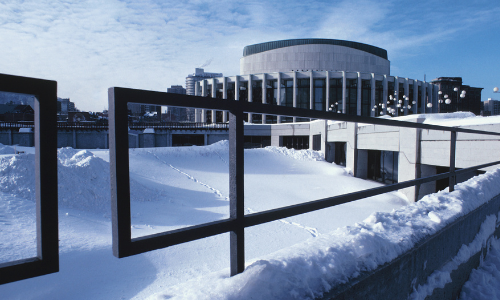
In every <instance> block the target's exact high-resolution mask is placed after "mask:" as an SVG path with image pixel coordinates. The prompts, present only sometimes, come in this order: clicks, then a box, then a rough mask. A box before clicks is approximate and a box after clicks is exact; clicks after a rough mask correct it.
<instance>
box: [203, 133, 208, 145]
mask: <svg viewBox="0 0 500 300" xmlns="http://www.w3.org/2000/svg"><path fill="white" fill-rule="evenodd" d="M203 145H205V146H206V145H208V134H206V133H205V134H204V135H203Z"/></svg>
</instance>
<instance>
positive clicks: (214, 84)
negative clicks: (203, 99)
mask: <svg viewBox="0 0 500 300" xmlns="http://www.w3.org/2000/svg"><path fill="white" fill-rule="evenodd" d="M210 93H211V94H212V98H214V99H215V98H216V97H217V81H216V80H215V78H213V79H212V90H211V91H210ZM216 116H217V112H216V110H212V123H215V122H216V120H217V118H216Z"/></svg>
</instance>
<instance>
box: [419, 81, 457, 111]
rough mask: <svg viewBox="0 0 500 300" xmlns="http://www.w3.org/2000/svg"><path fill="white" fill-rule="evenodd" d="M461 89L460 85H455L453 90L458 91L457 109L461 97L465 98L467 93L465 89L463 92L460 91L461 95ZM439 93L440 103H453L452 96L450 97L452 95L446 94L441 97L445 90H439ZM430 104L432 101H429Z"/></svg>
mask: <svg viewBox="0 0 500 300" xmlns="http://www.w3.org/2000/svg"><path fill="white" fill-rule="evenodd" d="M459 90H460V89H459V88H458V87H454V88H453V91H455V92H457V110H458V103H459V101H460V98H462V99H463V98H465V93H466V92H465V90H462V92H461V93H460V95H459V94H458V91H459ZM438 95H439V96H438V98H439V101H438V102H439V104H443V103H446V104H451V98H450V97H448V94H444V96H443V99H441V98H440V96H441V95H443V91H438ZM429 104H430V103H428V104H427V105H429ZM427 107H429V106H427ZM430 107H432V104H431V106H430ZM439 108H441V105H440V106H439ZM440 110H441V109H440Z"/></svg>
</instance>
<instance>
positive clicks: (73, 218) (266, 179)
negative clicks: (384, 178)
mask: <svg viewBox="0 0 500 300" xmlns="http://www.w3.org/2000/svg"><path fill="white" fill-rule="evenodd" d="M17 150H24V151H25V153H24V154H21V155H13V154H12V153H14V151H13V149H12V147H9V146H0V181H1V182H0V233H1V235H0V243H1V245H0V249H1V251H0V262H6V261H12V260H15V259H20V258H26V257H31V256H34V255H35V253H36V244H35V241H34V238H35V206H34V201H33V199H34V174H33V170H34V167H33V166H34V155H33V149H32V148H22V149H19V147H18V149H17ZM58 158H59V165H58V176H59V203H60V205H59V237H60V272H59V273H56V274H51V275H46V276H42V277H38V278H32V279H27V280H23V281H20V282H14V283H10V284H5V285H2V286H0V295H1V296H0V298H1V299H145V298H147V297H149V296H151V295H153V294H155V293H162V292H164V290H165V289H166V288H168V287H171V286H175V285H178V284H181V283H184V282H186V281H189V280H191V279H194V278H197V277H199V276H203V275H205V276H206V275H207V274H212V273H213V274H223V276H226V277H227V275H228V273H229V269H228V267H229V235H228V234H222V235H219V236H215V237H211V238H207V239H203V240H198V241H194V242H190V243H185V244H181V245H177V246H173V247H169V248H167V249H162V250H157V251H152V252H149V253H145V254H141V255H136V256H133V257H128V258H123V259H117V258H115V257H114V256H113V255H112V252H111V223H110V203H109V202H110V200H109V199H110V191H109V163H108V161H109V152H108V151H107V150H75V149H71V148H63V149H59V151H58ZM130 167H131V186H132V201H131V207H132V234H133V236H142V235H148V234H152V233H156V232H160V231H165V230H171V229H175V228H180V227H184V226H190V225H194V224H200V223H204V222H209V221H212V220H217V219H221V218H226V217H227V216H228V188H229V176H228V143H227V142H220V143H217V144H214V145H210V146H206V147H177V148H146V149H131V150H130ZM375 186H379V184H378V183H375V182H369V181H364V180H361V179H357V178H354V177H352V176H351V175H349V173H348V172H346V170H345V169H344V168H343V167H339V166H336V165H334V164H330V163H327V162H325V161H324V160H323V159H321V156H320V154H319V153H317V152H315V151H306V150H301V151H295V150H288V149H284V148H276V147H268V148H265V149H251V150H245V201H246V205H245V209H246V212H247V213H250V212H257V211H262V210H267V209H271V208H275V207H279V206H285V205H292V204H295V203H299V202H303V201H308V200H315V199H320V198H324V197H327V196H333V195H337V194H342V193H346V192H351V191H355V190H360V189H366V188H370V187H375ZM405 205H407V201H406V199H405V198H404V196H403V195H402V194H400V193H391V194H387V195H380V196H377V197H372V198H368V199H364V200H360V201H356V202H353V203H349V204H344V205H341V206H337V207H334V208H329V209H324V210H321V211H318V212H314V213H309V214H305V215H300V216H296V217H292V218H287V219H284V220H280V221H275V222H271V223H268V224H264V225H259V226H255V227H252V228H248V229H246V232H245V233H246V236H245V239H246V240H245V242H246V259H247V262H248V264H251V263H252V262H255V261H258V260H259V259H260V258H261V257H263V256H266V255H271V254H272V253H274V252H276V251H279V250H281V249H285V248H287V247H290V246H293V245H295V244H298V243H301V242H304V241H306V243H310V242H311V241H314V240H316V239H318V238H320V237H322V236H328V235H329V234H328V233H329V232H331V231H334V230H336V229H337V228H339V227H344V226H347V225H353V224H355V223H356V222H361V221H363V220H364V219H366V218H367V217H369V216H370V214H372V212H374V211H378V212H390V211H392V210H394V209H398V208H400V207H402V206H405ZM214 272H215V273H214ZM217 272H218V273H217Z"/></svg>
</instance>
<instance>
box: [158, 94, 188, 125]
mask: <svg viewBox="0 0 500 300" xmlns="http://www.w3.org/2000/svg"><path fill="white" fill-rule="evenodd" d="M167 93H173V94H181V95H185V94H186V89H185V88H183V87H182V85H172V86H171V87H169V88H167ZM190 110H192V111H193V117H192V118H190V117H189V111H190ZM163 118H164V120H167V121H169V122H186V121H190V119H193V121H194V109H189V108H184V107H172V106H169V107H168V110H167V114H166V115H165V116H164V117H163Z"/></svg>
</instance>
